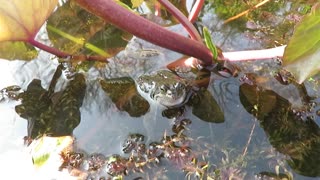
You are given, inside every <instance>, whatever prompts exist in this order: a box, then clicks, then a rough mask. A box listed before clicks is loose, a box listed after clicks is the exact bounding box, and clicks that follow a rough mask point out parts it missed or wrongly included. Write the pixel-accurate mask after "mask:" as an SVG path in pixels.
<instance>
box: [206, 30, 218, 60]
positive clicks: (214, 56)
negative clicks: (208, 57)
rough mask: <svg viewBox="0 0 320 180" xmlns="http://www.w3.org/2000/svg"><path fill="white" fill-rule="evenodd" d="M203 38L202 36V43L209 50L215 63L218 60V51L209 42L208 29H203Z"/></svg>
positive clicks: (210, 41)
mask: <svg viewBox="0 0 320 180" xmlns="http://www.w3.org/2000/svg"><path fill="white" fill-rule="evenodd" d="M203 36H204V41H205V43H206V45H207V47H208V48H209V49H210V51H211V52H212V55H213V61H214V62H216V61H217V58H218V49H217V47H216V46H215V45H214V44H213V42H212V40H211V35H210V33H209V30H208V28H206V27H203Z"/></svg>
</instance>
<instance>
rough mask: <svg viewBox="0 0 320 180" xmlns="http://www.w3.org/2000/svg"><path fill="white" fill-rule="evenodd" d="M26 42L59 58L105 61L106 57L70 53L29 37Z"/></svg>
mask: <svg viewBox="0 0 320 180" xmlns="http://www.w3.org/2000/svg"><path fill="white" fill-rule="evenodd" d="M27 43H29V44H31V45H33V46H34V47H37V48H39V49H41V50H44V51H46V52H48V53H51V54H53V55H55V56H57V57H59V58H68V57H71V58H72V59H75V60H89V61H102V62H107V61H108V60H107V58H105V57H102V56H86V55H71V54H68V53H65V52H62V51H60V50H59V49H56V48H53V47H50V46H47V45H45V44H43V43H40V42H39V41H36V40H34V39H29V40H28V41H27Z"/></svg>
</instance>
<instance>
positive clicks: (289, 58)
mask: <svg viewBox="0 0 320 180" xmlns="http://www.w3.org/2000/svg"><path fill="white" fill-rule="evenodd" d="M283 64H284V66H285V69H287V70H288V71H290V72H291V73H293V75H294V76H295V77H296V79H297V81H298V82H299V83H302V82H303V81H304V80H305V79H307V78H308V77H310V76H312V75H315V74H316V73H318V72H319V69H320V4H316V5H315V6H314V7H313V8H312V10H311V13H310V14H308V15H306V16H305V17H304V18H303V19H302V21H301V23H299V24H298V25H297V26H296V29H295V32H294V34H293V36H292V38H291V40H290V42H289V44H288V46H287V47H286V49H285V52H284V59H283Z"/></svg>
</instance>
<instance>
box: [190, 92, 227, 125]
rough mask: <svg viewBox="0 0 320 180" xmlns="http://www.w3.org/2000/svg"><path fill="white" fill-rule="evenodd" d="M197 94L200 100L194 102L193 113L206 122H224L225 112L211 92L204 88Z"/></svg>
mask: <svg viewBox="0 0 320 180" xmlns="http://www.w3.org/2000/svg"><path fill="white" fill-rule="evenodd" d="M197 95H198V97H199V101H198V102H197V103H193V104H192V114H194V115H195V116H197V117H198V118H200V119H201V120H203V121H206V122H211V123H222V122H224V114H223V112H222V110H221V109H220V107H219V105H218V103H217V102H216V100H215V99H214V98H213V97H212V95H211V94H210V92H209V91H208V90H206V89H202V90H200V91H199V92H198V94H197Z"/></svg>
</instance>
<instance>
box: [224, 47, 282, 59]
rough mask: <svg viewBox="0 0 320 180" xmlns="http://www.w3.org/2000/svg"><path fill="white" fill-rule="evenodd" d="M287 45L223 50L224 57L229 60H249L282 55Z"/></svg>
mask: <svg viewBox="0 0 320 180" xmlns="http://www.w3.org/2000/svg"><path fill="white" fill-rule="evenodd" d="M285 47H286V46H279V47H276V48H271V49H262V50H249V51H235V52H223V53H222V54H223V56H224V59H223V60H228V61H249V60H263V59H271V58H275V57H282V56H283V53H284V50H285Z"/></svg>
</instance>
